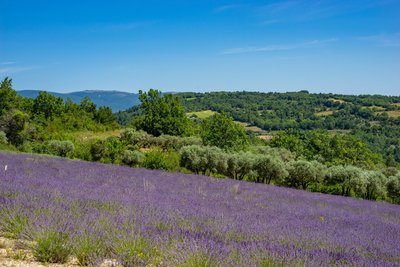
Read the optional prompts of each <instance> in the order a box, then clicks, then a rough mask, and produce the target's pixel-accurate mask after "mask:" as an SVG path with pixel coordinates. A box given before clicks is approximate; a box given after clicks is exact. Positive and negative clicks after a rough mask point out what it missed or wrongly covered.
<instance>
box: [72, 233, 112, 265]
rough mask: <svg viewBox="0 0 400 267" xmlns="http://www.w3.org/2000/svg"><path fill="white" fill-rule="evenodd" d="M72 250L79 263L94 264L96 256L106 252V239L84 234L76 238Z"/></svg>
mask: <svg viewBox="0 0 400 267" xmlns="http://www.w3.org/2000/svg"><path fill="white" fill-rule="evenodd" d="M72 252H73V254H74V256H76V258H77V260H78V262H79V265H81V266H94V265H95V261H96V258H97V257H99V256H100V255H103V254H105V244H104V240H103V239H101V237H99V236H93V235H88V234H86V233H85V234H84V235H82V236H80V237H79V238H77V239H76V240H74V243H73V248H72Z"/></svg>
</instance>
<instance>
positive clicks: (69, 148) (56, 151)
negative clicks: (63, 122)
mask: <svg viewBox="0 0 400 267" xmlns="http://www.w3.org/2000/svg"><path fill="white" fill-rule="evenodd" d="M47 149H48V152H49V153H50V154H52V155H56V156H60V157H67V156H71V155H72V153H73V152H74V150H75V146H74V144H73V143H72V142H71V141H68V140H67V141H59V140H51V141H49V143H48V144H47Z"/></svg>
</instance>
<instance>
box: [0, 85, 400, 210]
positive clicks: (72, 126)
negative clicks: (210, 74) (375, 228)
mask: <svg viewBox="0 0 400 267" xmlns="http://www.w3.org/2000/svg"><path fill="white" fill-rule="evenodd" d="M218 96H221V99H218V98H217V97H218ZM264 98H265V99H264ZM339 98H340V99H342V100H341V101H337V100H332V99H339ZM182 99H183V101H184V103H185V105H186V106H187V107H188V108H189V109H191V110H193V109H197V108H201V109H213V110H217V111H219V112H217V113H216V114H214V115H213V116H210V117H208V118H206V119H199V118H195V119H189V118H188V117H187V116H186V113H185V107H184V106H183V104H182ZM140 100H141V103H142V104H141V105H140V106H138V107H135V108H133V109H131V110H130V111H129V112H131V113H130V114H133V115H134V116H133V120H132V122H131V127H132V128H126V129H125V130H124V131H122V133H121V134H120V135H119V136H110V137H106V138H94V139H88V140H76V139H71V138H69V136H68V135H66V133H69V132H70V133H71V132H77V131H86V130H91V131H104V130H108V129H116V128H118V127H119V125H118V124H117V123H116V121H115V117H114V115H113V114H112V111H111V109H110V108H107V107H100V108H97V107H96V105H95V104H93V103H92V102H91V101H90V99H88V98H85V99H83V100H82V102H81V103H79V104H77V103H73V102H72V101H71V100H67V101H65V102H64V101H63V100H62V99H61V98H57V97H54V96H52V95H50V94H48V93H46V92H41V93H40V94H39V95H38V97H37V98H36V99H29V98H23V97H20V96H18V95H17V94H16V92H15V91H14V90H13V89H12V84H11V80H10V79H8V78H6V79H5V80H3V81H2V82H1V84H0V149H18V150H21V151H25V152H35V153H45V154H51V155H56V156H61V157H69V158H79V159H83V160H89V161H99V162H104V163H113V164H123V165H127V166H131V167H144V168H150V169H163V170H170V171H184V172H194V173H197V174H206V175H213V176H217V177H229V178H233V179H237V180H247V181H252V182H258V183H266V184H275V185H281V186H289V187H294V188H299V189H303V190H310V191H319V192H325V193H331V194H338V195H343V196H356V197H362V198H367V199H378V200H388V201H391V202H394V203H400V174H399V173H398V170H397V169H396V167H397V166H398V164H397V163H398V160H399V157H400V149H399V147H400V146H399V142H400V141H399V138H398V135H399V132H398V131H396V130H397V129H398V128H397V127H398V126H399V125H400V122H399V123H398V122H397V120H393V119H391V118H388V117H387V116H381V117H379V118H378V117H376V116H375V115H374V113H373V112H372V111H371V110H369V109H367V110H364V109H360V108H358V109H357V108H354V105H367V106H374V105H381V106H385V107H387V108H388V109H389V108H393V105H391V104H388V103H389V102H390V101H392V102H393V103H397V102H396V101H399V102H400V100H399V99H397V98H393V99H390V100H388V98H387V97H377V98H376V99H375V98H374V97H363V96H361V97H358V98H357V97H354V98H353V97H346V96H337V95H322V94H321V95H311V94H308V92H305V91H303V92H299V93H287V94H277V93H270V94H260V93H245V92H243V93H241V92H238V93H210V94H180V95H172V94H167V95H162V94H161V92H159V91H157V90H152V89H150V90H149V91H148V92H143V91H140ZM258 100H259V101H261V102H259V101H258ZM225 101H226V102H225ZM274 101H276V102H274ZM260 103H261V104H260ZM348 103H351V105H353V106H351V105H349V104H348ZM390 103H391V102H390ZM260 105H261V106H260ZM263 105H264V106H263ZM310 107H314V108H315V110H314V111H316V110H323V108H326V107H329V108H330V109H335V110H336V111H337V112H336V113H337V114H339V115H334V116H333V115H332V118H339V119H338V123H342V125H344V123H345V122H346V118H345V117H346V116H347V115H343V114H348V113H346V112H349V114H353V115H349V121H351V120H353V119H354V120H353V122H355V121H356V123H357V125H358V124H360V123H361V125H362V123H366V122H368V123H370V122H369V121H368V120H370V119H371V118H374V120H375V123H374V124H373V125H372V124H371V125H370V126H371V127H370V128H368V130H367V129H364V128H362V127H367V124H364V126H359V127H358V128H357V129H355V130H354V132H353V134H340V133H332V132H328V131H327V130H326V129H325V130H324V129H322V130H321V129H318V130H307V131H305V130H302V129H301V127H297V126H296V127H294V128H295V129H292V130H288V131H280V132H277V133H275V134H274V137H273V139H272V140H271V141H264V140H261V139H259V138H256V137H255V136H253V135H249V133H248V132H246V131H245V129H244V127H243V126H242V125H240V124H238V123H237V122H235V121H234V118H235V119H238V118H239V119H240V120H243V118H244V117H241V116H242V115H243V116H245V114H246V112H249V113H247V115H246V116H249V117H248V118H247V119H248V121H251V120H252V118H253V117H252V116H253V115H254V114H257V115H256V117H257V118H263V120H266V121H269V122H271V121H272V122H273V121H274V118H277V117H276V116H278V117H279V118H280V119H279V120H280V121H281V122H284V121H286V122H288V121H290V123H292V122H294V123H295V124H298V125H301V124H302V123H304V122H305V121H307V119H309V118H311V119H312V120H313V119H315V121H318V120H320V119H319V118H320V117H318V116H314V115H313V114H314V113H313V112H314V111H313V110H312V108H311V109H310ZM271 110H274V112H271ZM310 110H311V111H310ZM371 112H372V113H371ZM242 113H243V114H242ZM121 114H125V115H126V114H127V113H120V114H119V115H117V116H116V117H117V118H119V116H120V115H121ZM334 114H335V113H334ZM371 114H372V116H373V117H371ZM125 115H124V116H125ZM342 115H343V116H344V117H343V118H342V117H340V116H342ZM274 116H275V117H274ZM307 116H309V117H307ZM313 116H314V117H313ZM336 116H339V117H336ZM352 116H353V117H352ZM124 118H125V119H126V117H124ZM254 118H255V117H254ZM346 127H347V126H346ZM346 127H342V128H346ZM311 128H312V127H311ZM322 128H324V127H322ZM325 128H327V127H325ZM383 131H390V133H387V132H385V133H382V132H383ZM374 136H380V137H382V136H383V137H382V139H378V141H377V140H373V137H374ZM364 140H368V141H366V142H364ZM375 143H379V146H385V145H390V146H389V147H387V148H385V150H384V152H385V153H383V152H382V151H381V150H379V149H371V146H372V145H374V144H375Z"/></svg>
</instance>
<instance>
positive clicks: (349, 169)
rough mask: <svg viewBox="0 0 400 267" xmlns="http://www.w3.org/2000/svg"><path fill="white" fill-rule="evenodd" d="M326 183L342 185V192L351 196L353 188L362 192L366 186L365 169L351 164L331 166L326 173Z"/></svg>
mask: <svg viewBox="0 0 400 267" xmlns="http://www.w3.org/2000/svg"><path fill="white" fill-rule="evenodd" d="M326 184H327V185H331V186H332V185H338V186H340V188H341V192H340V194H341V195H343V196H351V192H352V190H353V191H354V192H362V191H363V187H364V181H363V170H362V169H360V168H357V167H354V166H351V165H348V166H342V165H339V166H333V167H331V168H329V171H328V174H327V175H326Z"/></svg>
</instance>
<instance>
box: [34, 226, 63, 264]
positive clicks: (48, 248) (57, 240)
mask: <svg viewBox="0 0 400 267" xmlns="http://www.w3.org/2000/svg"><path fill="white" fill-rule="evenodd" d="M67 239H68V238H67V236H66V235H65V234H63V233H60V232H56V231H45V232H44V233H43V235H42V236H40V237H38V238H37V239H36V242H37V243H36V245H35V246H34V248H33V256H34V257H35V258H36V260H38V261H40V262H45V263H65V262H67V260H68V257H69V255H70V254H71V249H70V247H69V246H68V244H67Z"/></svg>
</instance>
